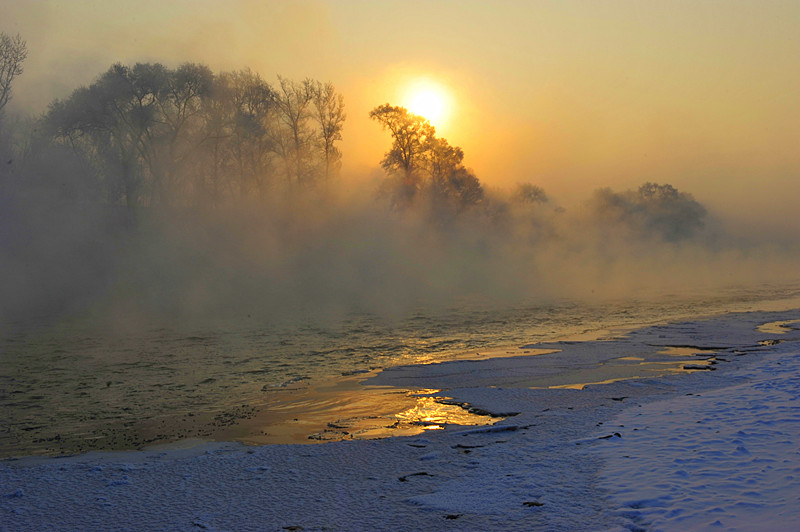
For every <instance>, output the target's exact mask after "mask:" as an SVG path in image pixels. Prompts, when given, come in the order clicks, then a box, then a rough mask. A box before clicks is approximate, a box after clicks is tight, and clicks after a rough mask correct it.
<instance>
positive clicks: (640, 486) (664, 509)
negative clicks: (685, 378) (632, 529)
mask: <svg viewBox="0 0 800 532" xmlns="http://www.w3.org/2000/svg"><path fill="white" fill-rule="evenodd" d="M738 376H745V377H747V378H748V380H747V382H745V383H743V384H738V385H735V386H730V387H726V388H722V389H718V390H710V391H705V392H702V393H701V394H699V395H698V394H687V395H684V396H681V397H676V398H673V399H670V400H666V401H659V402H655V403H650V404H645V405H642V407H641V408H631V409H629V410H626V411H625V412H623V413H622V414H621V415H620V416H618V417H616V418H614V420H613V424H612V426H613V429H612V430H614V431H615V432H618V433H619V434H620V437H613V438H608V439H606V440H603V442H602V444H601V445H600V447H601V449H600V451H601V456H603V458H605V460H606V465H605V466H604V467H603V470H602V472H601V473H602V481H601V483H600V485H601V486H602V487H603V488H604V489H606V490H607V491H608V492H609V494H610V497H611V501H613V504H614V505H615V506H617V505H618V506H619V507H620V509H619V510H618V511H617V513H618V514H619V515H623V516H625V517H627V518H629V519H630V520H631V521H632V523H634V524H639V525H643V526H644V527H645V528H646V529H647V530H654V529H655V530H708V529H728V530H800V353H799V352H798V346H797V344H796V343H795V344H794V345H792V344H789V343H787V344H783V345H781V346H776V347H775V353H774V354H771V355H768V356H766V357H765V358H764V359H762V360H761V361H760V362H759V364H758V365H757V366H755V367H752V368H749V370H743V371H742V372H740V373H739V374H738Z"/></svg>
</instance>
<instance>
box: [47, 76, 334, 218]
mask: <svg viewBox="0 0 800 532" xmlns="http://www.w3.org/2000/svg"><path fill="white" fill-rule="evenodd" d="M344 121H345V113H344V101H343V98H342V96H341V94H339V93H337V92H336V90H335V89H334V87H333V85H332V84H331V83H321V82H319V81H315V80H311V79H305V80H303V81H301V82H297V81H293V80H289V79H285V78H281V77H279V83H278V85H277V86H276V87H273V86H272V85H270V84H269V83H267V82H266V81H264V80H263V79H262V78H261V76H259V75H258V74H256V73H254V72H252V71H250V70H248V69H245V70H240V71H235V72H223V73H219V74H214V73H213V72H212V71H211V70H210V69H209V68H208V67H207V66H205V65H201V64H195V63H185V64H183V65H181V66H179V67H177V68H174V69H171V68H167V67H165V66H163V65H161V64H159V63H137V64H135V65H134V66H132V67H129V66H125V65H121V64H115V65H113V66H112V67H111V68H110V69H109V70H108V71H107V72H105V73H104V74H102V75H101V76H100V77H99V78H98V79H97V80H95V81H94V83H92V84H91V85H89V86H88V87H81V88H79V89H77V90H75V91H74V92H73V93H72V94H71V95H70V96H69V97H68V98H66V99H64V100H56V101H55V102H53V103H52V104H51V105H50V109H49V111H48V112H47V114H46V115H45V117H44V124H45V127H46V129H47V132H48V134H49V136H50V137H51V138H52V139H54V140H55V141H56V142H58V143H61V144H63V145H66V146H69V147H70V148H71V149H72V150H74V152H75V153H78V154H80V155H81V156H82V157H84V158H85V159H86V160H87V161H89V162H90V163H91V167H92V168H93V169H94V171H95V172H96V174H97V176H98V178H99V180H100V181H101V183H102V184H103V189H104V193H105V195H106V198H107V200H108V201H111V202H117V201H120V200H124V202H125V204H126V205H127V206H128V207H129V208H131V209H134V208H135V207H137V206H141V205H153V204H171V203H175V202H187V201H189V202H191V201H196V200H202V201H208V202H211V203H218V202H222V201H224V200H225V199H226V198H232V197H241V196H246V195H249V194H253V193H255V194H265V193H267V191H269V190H271V189H274V188H276V187H281V186H294V185H297V184H307V183H312V182H317V181H320V180H327V179H330V178H331V177H332V176H333V175H335V174H336V173H337V171H338V169H339V165H340V161H341V153H340V151H339V148H338V147H337V143H338V141H340V140H341V138H342V128H343V125H344Z"/></svg>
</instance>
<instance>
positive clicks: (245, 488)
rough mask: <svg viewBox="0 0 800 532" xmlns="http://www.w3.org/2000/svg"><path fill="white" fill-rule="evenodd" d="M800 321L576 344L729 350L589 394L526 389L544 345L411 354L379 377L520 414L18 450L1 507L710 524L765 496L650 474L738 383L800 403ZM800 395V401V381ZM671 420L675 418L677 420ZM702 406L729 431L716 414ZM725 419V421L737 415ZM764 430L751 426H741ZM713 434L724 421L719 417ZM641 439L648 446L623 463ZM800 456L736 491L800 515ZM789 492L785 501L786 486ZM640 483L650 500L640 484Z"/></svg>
mask: <svg viewBox="0 0 800 532" xmlns="http://www.w3.org/2000/svg"><path fill="white" fill-rule="evenodd" d="M798 318H800V313H798V312H797V311H785V312H778V313H763V312H757V313H744V314H731V315H726V316H721V317H717V318H713V319H710V320H704V321H696V322H684V323H676V324H671V325H664V326H653V327H648V328H645V329H641V330H638V331H633V332H631V333H629V334H628V335H626V337H625V338H622V339H618V340H616V341H613V342H587V343H580V344H573V346H574V347H575V348H576V349H577V350H578V351H575V352H574V356H576V357H583V356H585V355H587V354H590V353H597V352H598V350H599V351H602V352H604V353H605V354H603V355H602V356H607V355H614V357H615V359H628V358H630V357H634V356H635V352H637V351H641V349H643V347H647V348H656V349H659V350H666V349H667V348H668V347H672V348H678V347H683V348H687V346H690V348H693V349H698V350H700V352H701V353H703V356H701V357H698V358H702V359H705V360H707V361H708V360H710V358H711V356H709V355H710V353H709V351H706V350H711V349H712V348H713V349H714V350H715V353H714V354H713V357H714V359H715V360H714V362H716V363H715V364H708V366H709V367H715V368H718V369H716V370H708V369H705V370H701V369H697V370H689V371H687V372H685V374H684V375H682V376H664V377H658V378H652V379H633V380H624V381H617V382H612V383H609V384H597V385H589V386H586V387H583V389H576V388H558V389H546V388H529V387H526V386H525V384H526V383H528V382H530V379H531V378H534V377H535V375H536V373H535V372H542V371H546V370H547V369H548V368H547V365H548V362H547V360H546V358H547V357H546V356H544V357H543V356H533V357H513V358H500V359H498V358H495V359H491V360H486V361H454V362H450V363H444V364H436V365H428V366H408V367H400V368H397V369H393V370H389V371H384V372H382V373H381V374H380V375H379V376H378V377H376V379H375V383H376V384H378V383H380V384H389V383H392V384H395V385H403V383H404V382H411V381H412V380H413V381H414V382H416V383H417V384H416V385H417V386H420V387H428V386H430V385H433V384H436V386H433V387H438V386H439V385H441V386H442V387H449V390H448V395H449V396H450V397H451V398H452V400H453V401H454V402H458V403H460V404H462V405H464V406H468V407H473V408H476V409H480V410H482V411H485V412H491V413H494V414H504V415H505V419H504V420H502V421H500V422H498V423H496V424H495V425H492V426H478V427H459V426H448V427H446V428H443V429H441V430H435V431H428V432H426V433H425V434H421V435H416V436H411V437H395V438H386V439H380V440H366V441H364V440H362V441H340V442H334V443H328V444H325V445H313V446H308V445H268V446H260V447H247V446H244V445H241V444H228V443H211V444H209V443H205V444H202V445H199V446H195V447H190V448H188V449H149V450H144V451H136V452H120V453H88V454H84V455H79V456H73V457H65V458H35V459H31V458H28V459H22V460H6V461H3V462H2V465H0V485H1V486H3V493H2V494H0V495H1V497H0V516H2V523H3V526H4V527H5V529H8V530H19V529H35V528H39V529H41V528H45V529H55V530H57V529H76V528H102V529H108V530H133V529H142V528H149V529H187V528H192V527H199V528H206V529H222V530H226V529H236V530H281V529H292V530H299V529H301V528H292V527H302V529H304V530H322V529H326V528H327V529H367V528H373V529H392V530H412V529H436V530H442V529H460V530H478V529H504V530H530V529H542V530H544V529H547V530H552V529H580V528H587V527H588V528H592V529H598V528H600V529H613V528H620V529H624V528H635V527H642V526H647V527H648V528H651V527H652V528H659V527H660V526H662V525H661V524H659V523H662V522H664V523H667V524H668V525H669V524H671V523H678V522H677V521H669V519H674V518H675V516H676V515H678V514H680V512H681V510H683V512H684V513H683V515H685V516H688V517H686V520H684V521H681V522H680V523H679V525H680V527H681V528H691V527H700V528H702V527H704V526H709V524H713V523H714V521H715V520H720V522H721V524H722V525H723V526H726V527H732V526H734V525H735V524H736V522H737V518H738V516H739V515H740V513H741V512H740V510H739V508H741V509H747V508H752V506H748V505H751V504H752V501H751V500H750V499H747V500H744V499H742V500H738V499H737V498H736V497H737V496H732V497H733V498H730V497H729V498H726V499H724V501H726V502H718V503H717V504H716V506H715V507H707V510H708V512H704V508H706V506H705V504H706V501H707V499H708V498H709V497H712V496H714V495H719V492H718V491H717V490H714V489H711V488H709V489H706V490H703V491H702V495H703V496H702V497H701V496H700V495H698V494H695V495H694V496H693V497H689V496H685V497H680V496H676V495H674V493H672V494H671V495H670V497H666V496H661V495H658V494H654V493H653V491H652V490H654V489H661V488H659V485H664V486H667V488H664V489H673V490H675V489H680V488H681V486H683V484H682V483H681V482H680V480H679V479H677V477H675V478H676V479H677V480H675V482H673V484H671V485H670V484H669V483H664V482H651V481H650V480H646V481H645V480H643V479H646V478H649V477H648V475H649V474H650V473H651V470H652V469H653V466H654V461H656V460H657V461H659V462H660V463H663V464H666V465H664V469H663V471H662V472H661V473H659V474H663V475H669V474H673V473H678V472H679V471H680V468H679V467H678V466H674V467H673V466H670V465H669V464H674V460H675V459H678V458H682V457H685V455H686V454H687V453H689V452H691V449H692V448H695V449H701V450H715V449H714V448H715V446H716V447H719V446H720V445H721V443H719V442H716V443H715V442H711V441H708V440H707V439H704V437H705V436H703V434H701V433H697V432H694V433H693V432H685V429H687V428H689V427H691V428H692V429H696V428H697V426H698V425H702V423H700V424H698V423H696V421H698V418H696V416H694V413H695V412H701V411H703V408H705V407H704V406H703V405H704V404H705V403H704V400H705V399H704V398H705V397H708V400H710V401H716V403H714V404H718V402H719V401H720V400H721V399H720V398H721V397H722V398H724V397H726V395H725V394H728V396H729V397H731V398H733V397H738V396H741V395H742V394H743V391H747V393H749V394H755V395H752V396H751V397H750V399H749V400H748V401H747V402H739V401H733V400H731V401H729V407H728V408H727V412H728V413H729V414H730V415H732V416H739V414H744V413H746V412H747V410H746V409H747V408H748V406H747V405H751V406H752V405H756V404H758V403H759V402H760V403H762V404H765V405H769V404H772V402H774V401H776V400H777V401H778V406H781V407H783V406H786V405H788V404H789V403H787V401H789V400H790V398H791V395H792V390H790V389H789V388H790V387H792V386H794V387H799V386H800V384H798V382H797V379H796V378H794V376H795V375H796V371H795V369H796V368H795V366H794V365H793V364H790V363H789V362H790V361H794V359H795V358H796V357H795V354H796V353H797V352H798V351H799V350H798V348H797V347H798V343H797V342H798V341H800V331H798V330H797V329H796V328H795V327H796V324H795V325H793V324H788V326H787V327H777V326H776V327H777V328H773V329H772V331H771V332H770V330H769V329H764V328H762V329H761V330H759V327H761V326H763V325H764V324H766V323H769V322H783V321H787V320H796V319H798ZM537 347H541V346H537ZM562 347H566V346H562ZM568 351H569V350H564V351H563V352H562V353H568ZM562 353H560V354H559V355H560V356H572V355H568V354H567V355H563V354H562ZM596 356H600V355H596ZM664 356H665V357H668V356H671V355H669V354H664ZM534 361H536V362H534ZM629 362H631V363H633V362H634V361H632V360H629ZM593 363H596V362H593ZM551 369H552V368H551ZM576 371H577V370H576ZM537 378H538V377H537ZM490 382H491V383H494V384H489V383H490ZM769 382H781V383H783V384H781V387H782V388H781V387H779V389H776V388H774V387H769V386H767V385H766V384H765V383H769ZM491 386H495V387H491ZM737 387H738V388H737ZM712 390H716V391H714V392H712ZM794 391H795V392H797V393H794V397H796V396H797V395H798V393H800V389H797V390H794ZM689 393H691V394H693V395H691V396H689V395H686V394H689ZM715 394H716V395H715ZM759 394H760V395H759ZM776 394H783V395H776ZM689 399H691V400H692V401H693V403H692V406H691V408H689V409H688V410H686V411H685V412H683V413H682V414H681V415H676V416H674V417H673V418H672V419H669V418H666V417H664V416H657V417H654V416H647V417H646V418H645V419H646V420H647V423H649V424H650V426H656V427H660V428H659V431H660V432H659V431H655V430H653V431H646V430H643V429H642V427H639V426H637V425H636V424H635V423H636V422H635V421H627V422H621V421H619V420H620V419H628V418H625V417H624V416H635V415H636V414H637V413H639V412H644V411H645V410H643V409H647V408H654V409H663V408H667V409H668V410H669V409H670V407H669V406H666V407H665V406H663V405H664V404H669V403H663V402H659V401H679V400H684V401H685V400H689ZM709 404H711V403H709ZM640 405H641V406H640ZM658 405H661V406H658ZM706 406H707V405H706ZM709 408H711V407H709ZM672 410H673V412H675V411H676V410H675V409H674V408H672ZM659 411H660V410H659ZM710 411H713V408H712V410H710ZM654 412H655V410H654ZM773 413H774V415H773V418H772V426H773V427H778V429H776V430H780V431H781V432H784V433H786V431H791V430H796V429H794V428H793V427H792V425H793V424H796V423H794V421H795V418H794V417H792V411H791V410H789V409H786V408H777V409H775V410H774V412H773ZM512 414H514V415H512ZM739 417H741V419H742V420H741V423H744V424H746V423H748V421H747V419H751V421H750V423H759V422H760V421H761V420H760V418H759V417H758V416H755V417H751V418H747V417H746V416H739ZM632 419H633V418H632ZM636 419H639V420H641V417H638V418H636ZM662 419H665V420H668V421H665V422H664V424H663V425H661V420H662ZM702 419H703V420H706V422H707V424H708V426H709V427H713V424H712V421H713V420H712V419H710V418H702ZM719 422H720V423H722V424H723V425H725V423H726V422H725V421H724V419H723V418H720V420H719ZM639 423H640V424H641V421H639ZM619 425H625V427H619ZM637 428H638V429H639V430H634V429H637ZM750 428H752V427H748V426H743V425H741V424H740V426H739V427H738V429H737V430H740V431H744V432H748V431H749V430H750ZM662 429H663V430H667V431H672V433H673V434H680V433H684V432H685V434H687V436H686V438H688V439H687V440H686V441H684V443H683V444H681V445H677V446H675V447H674V448H667V449H666V450H655V448H654V451H653V453H654V454H653V455H652V456H651V455H649V454H648V453H647V452H645V451H643V450H641V449H648V448H649V447H648V446H649V445H651V444H653V443H655V442H656V441H664V436H663V430H662ZM762 432H763V431H762ZM648 434H651V435H652V437H651V438H650V439H648V437H647V435H648ZM693 434H694V435H693ZM709 434H714V430H711V429H709ZM787 434H788V433H787ZM634 435H635V436H636V438H639V439H638V440H637V439H636V438H634ZM739 437H740V439H741V438H742V436H739ZM764 438H766V439H765V440H764V441H765V443H763V444H759V445H754V444H753V443H752V441H753V440H750V441H745V440H742V443H741V444H737V446H736V447H734V448H733V449H732V450H731V453H728V454H726V460H725V461H719V460H717V459H714V457H710V456H706V457H704V461H703V463H702V465H703V468H700V467H698V466H697V464H695V465H693V466H692V470H691V471H688V472H687V473H689V474H691V475H700V476H699V477H695V478H694V479H693V480H692V482H691V486H694V487H695V489H697V486H701V485H706V484H707V485H709V486H711V485H712V481H715V479H716V480H719V479H725V478H728V476H729V475H730V474H733V472H735V471H736V470H737V469H739V468H741V467H742V464H745V465H746V464H751V465H750V466H748V467H750V469H751V470H752V464H753V463H758V461H757V460H759V459H760V453H762V452H766V451H765V450H769V452H773V451H774V452H782V451H781V449H782V447H781V446H780V445H777V443H776V445H772V442H773V440H774V438H772V437H770V436H769V435H767V436H764ZM629 441H630V444H629V443H628V442H629ZM666 441H669V439H668V438H667V440H666ZM780 441H797V440H796V439H793V437H792V436H791V435H789V436H785V437H781V438H779V439H777V440H775V442H780ZM627 445H631V447H630V448H628V447H626V446H627ZM637 446H638V447H637ZM740 446H741V447H743V448H745V449H747V450H748V452H749V453H750V454H749V455H747V454H744V453H742V452H741V451H739V455H737V454H736V449H737V448H738V447H740ZM670 449H671V450H670ZM637 450H639V451H637ZM717 450H719V451H720V452H724V453H725V452H727V451H726V450H724V449H717ZM637 452H638V454H639V456H640V458H638V459H630V458H624V457H625V456H636V455H637ZM656 453H661V454H660V455H656ZM664 453H667V454H664ZM669 453H673V454H671V455H670V454H669ZM797 456H800V455H797V454H795V455H793V456H783V457H781V460H783V461H784V462H782V464H784V465H782V466H781V468H775V469H776V470H777V469H780V472H781V474H782V477H781V479H782V480H781V482H782V483H781V484H779V485H778V484H775V483H774V479H773V478H772V477H771V476H769V475H766V476H764V475H762V476H759V475H757V474H755V475H753V476H752V477H751V480H752V481H753V482H751V483H750V484H748V488H747V491H748V493H749V495H747V494H744V492H741V493H739V494H738V496H741V497H754V496H755V495H753V494H754V493H759V492H760V493H762V494H764V497H766V498H768V499H770V500H772V501H773V503H774V504H781V502H780V501H784V503H783V504H782V506H781V508H780V509H779V510H780V512H778V511H777V510H776V509H775V506H774V504H772V505H766V504H765V505H762V506H761V507H759V508H760V509H763V510H764V511H769V512H772V514H773V515H774V516H776V517H775V518H774V519H778V520H779V522H788V523H791V522H796V521H791V520H792V519H794V516H793V514H792V512H793V508H794V507H797V504H796V501H797V497H798V496H800V488H799V487H798V483H797V481H796V480H795V479H794V478H789V477H797V478H800V475H798V474H797V473H796V472H794V473H791V472H788V473H787V472H786V471H787V470H785V468H786V467H789V468H790V469H791V468H792V467H798V466H795V465H792V462H791V461H792V460H796V459H797V458H796V457H797ZM670 459H672V460H673V462H670V461H669V460H670ZM767 459H773V458H767ZM754 461H755V462H754ZM787 461H788V462H787ZM620 464H623V465H624V467H623V465H620ZM684 470H685V467H684ZM798 471H800V470H798ZM685 472H686V471H685ZM734 481H735V480H734ZM669 486H672V487H671V488H670V487H669ZM777 487H779V488H780V490H781V493H782V497H784V499H781V500H777V499H775V498H774V497H772V495H771V494H774V490H775V489H776V488H777ZM639 492H641V493H643V494H644V495H643V496H641V497H639V496H638V495H637V493H639ZM737 493H738V492H737ZM704 497H705V498H704ZM786 497H789V498H791V497H794V499H791V500H789V499H786ZM690 499H691V500H690ZM692 501H694V502H692ZM776 501H777V502H776ZM789 502H791V504H789ZM690 503H691V504H690ZM740 503H745V504H743V505H742V504H740ZM687 505H688V506H690V508H688V509H686V507H687ZM716 507H719V508H721V509H722V511H723V514H721V515H722V517H724V519H723V518H721V517H719V516H718V517H714V519H710V518H711V517H713V515H712V514H713V513H714V512H713V511H714V508H716ZM676 511H677V512H678V513H677V514H676V513H675V512H676ZM742 511H744V510H742ZM759 511H760V510H759ZM781 512H782V513H781ZM718 513H719V512H718ZM669 516H671V517H669ZM667 528H669V526H667Z"/></svg>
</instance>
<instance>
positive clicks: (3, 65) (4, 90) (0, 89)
mask: <svg viewBox="0 0 800 532" xmlns="http://www.w3.org/2000/svg"><path fill="white" fill-rule="evenodd" d="M27 57H28V47H27V45H26V44H25V41H23V40H22V38H21V37H20V36H19V35H16V36H15V37H11V36H9V35H7V34H5V33H0V111H2V110H3V107H5V106H6V104H7V103H8V101H9V100H10V99H11V83H12V82H13V81H14V78H16V77H17V76H19V75H21V74H22V63H24V62H25V58H27Z"/></svg>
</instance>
